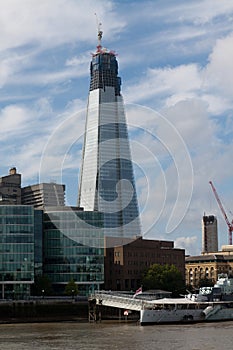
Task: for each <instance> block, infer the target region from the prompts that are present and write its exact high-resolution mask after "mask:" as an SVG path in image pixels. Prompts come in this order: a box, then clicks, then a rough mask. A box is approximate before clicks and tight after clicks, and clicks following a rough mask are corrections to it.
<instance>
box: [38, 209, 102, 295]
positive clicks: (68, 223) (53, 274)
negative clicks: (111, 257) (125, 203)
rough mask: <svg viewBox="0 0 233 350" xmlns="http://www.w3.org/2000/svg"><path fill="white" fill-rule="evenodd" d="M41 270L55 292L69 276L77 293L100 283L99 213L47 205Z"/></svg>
mask: <svg viewBox="0 0 233 350" xmlns="http://www.w3.org/2000/svg"><path fill="white" fill-rule="evenodd" d="M43 244H44V246H43V253H44V257H43V260H44V261H43V270H44V274H46V275H47V276H48V278H49V279H50V281H51V282H52V285H53V287H54V289H55V291H56V293H58V294H62V293H64V289H65V285H66V284H67V283H68V282H69V281H71V280H72V279H73V280H74V281H75V283H76V284H77V285H78V290H79V293H80V294H83V295H87V294H88V293H89V292H91V291H93V290H96V289H99V287H100V285H101V284H103V283H104V248H103V247H104V233H103V216H102V214H101V213H99V212H87V211H83V210H80V208H76V207H52V208H47V209H46V212H45V214H44V237H43Z"/></svg>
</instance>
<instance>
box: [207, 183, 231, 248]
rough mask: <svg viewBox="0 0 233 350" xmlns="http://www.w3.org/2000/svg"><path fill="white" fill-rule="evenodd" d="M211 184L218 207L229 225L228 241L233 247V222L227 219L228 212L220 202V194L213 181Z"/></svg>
mask: <svg viewBox="0 0 233 350" xmlns="http://www.w3.org/2000/svg"><path fill="white" fill-rule="evenodd" d="M209 184H210V186H211V188H212V190H213V192H214V195H215V198H216V201H217V203H218V205H219V208H220V210H221V212H222V214H223V217H224V219H225V221H226V224H227V226H228V240H229V244H230V245H232V231H233V221H232V222H230V221H229V220H228V217H227V214H226V212H225V209H224V208H223V205H222V203H221V201H220V198H219V196H218V193H217V191H216V188H215V187H214V185H213V183H212V181H209Z"/></svg>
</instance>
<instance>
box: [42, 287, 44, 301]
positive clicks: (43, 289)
mask: <svg viewBox="0 0 233 350" xmlns="http://www.w3.org/2000/svg"><path fill="white" fill-rule="evenodd" d="M41 292H42V298H43V299H44V289H42V291H41Z"/></svg>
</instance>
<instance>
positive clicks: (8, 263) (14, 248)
mask: <svg viewBox="0 0 233 350" xmlns="http://www.w3.org/2000/svg"><path fill="white" fill-rule="evenodd" d="M41 226H42V225H41ZM34 227H35V219H34V208H33V207H32V206H28V205H27V206H26V205H1V206H0V285H1V288H0V294H1V298H2V299H4V298H12V299H14V298H16V299H20V298H25V297H28V296H29V295H30V286H31V285H32V284H33V283H34V243H35V242H34Z"/></svg>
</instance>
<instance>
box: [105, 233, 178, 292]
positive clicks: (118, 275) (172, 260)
mask: <svg viewBox="0 0 233 350" xmlns="http://www.w3.org/2000/svg"><path fill="white" fill-rule="evenodd" d="M119 243H120V244H119ZM105 244H106V246H108V248H106V249H105V263H104V275H105V278H104V280H105V284H104V287H105V289H107V290H109V289H110V290H135V289H137V288H138V287H140V286H141V283H142V278H143V274H144V272H145V271H146V270H147V269H149V267H150V266H151V265H153V264H161V265H165V264H169V265H175V266H176V267H177V268H178V269H179V271H180V272H181V273H182V276H183V277H184V279H185V251H184V249H177V248H174V243H173V242H171V241H159V240H149V239H143V238H142V237H138V238H136V239H134V240H133V239H132V240H131V241H130V242H129V241H125V240H123V241H122V242H116V245H115V246H114V242H112V241H110V244H109V242H108V238H106V243H105Z"/></svg>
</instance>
